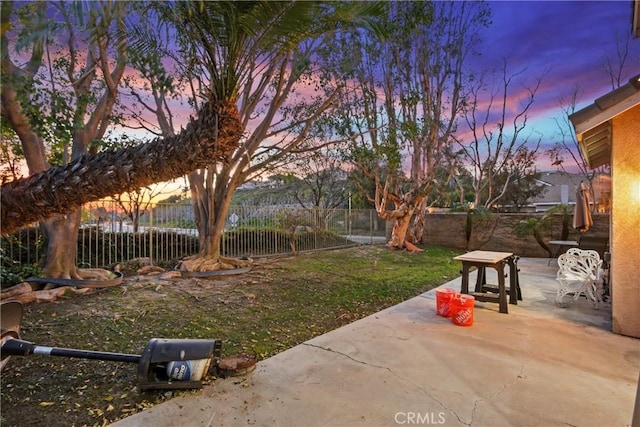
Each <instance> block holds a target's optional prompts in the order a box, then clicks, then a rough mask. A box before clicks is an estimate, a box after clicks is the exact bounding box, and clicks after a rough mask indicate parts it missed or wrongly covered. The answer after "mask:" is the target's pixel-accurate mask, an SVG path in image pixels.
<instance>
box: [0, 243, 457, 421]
mask: <svg viewBox="0 0 640 427" xmlns="http://www.w3.org/2000/svg"><path fill="white" fill-rule="evenodd" d="M460 253H461V251H452V250H449V249H444V248H439V247H426V248H425V251H424V252H420V253H408V252H404V251H403V252H401V251H391V250H389V249H387V248H386V247H384V246H361V247H357V248H351V249H342V250H335V251H325V252H316V253H312V254H304V255H299V256H297V257H289V258H275V259H261V260H256V266H255V267H254V268H253V270H252V271H251V272H250V273H248V274H246V275H242V276H231V277H225V278H219V279H213V280H212V279H179V280H174V281H161V280H158V279H154V278H153V277H152V276H151V277H144V276H143V277H139V276H138V277H132V278H127V279H126V280H125V282H124V283H123V285H122V286H120V287H117V288H108V289H104V290H101V291H98V292H95V293H92V294H87V295H72V296H69V297H68V298H65V299H61V300H58V301H56V302H54V303H47V304H32V305H28V306H26V307H25V316H24V320H23V323H22V334H21V335H22V338H23V339H25V340H28V341H32V342H34V343H36V344H39V345H43V346H56V347H70V348H80V349H85V350H99V351H113V352H123V353H134V354H140V353H141V352H142V350H143V349H144V347H145V345H146V344H147V343H148V341H149V340H150V339H151V338H208V339H218V340H221V341H222V352H223V357H224V356H228V355H232V354H236V353H240V352H249V353H253V354H256V355H257V356H258V358H259V359H264V358H267V357H270V356H273V355H275V354H277V353H279V352H281V351H283V350H286V349H287V348H290V347H292V346H295V345H297V344H300V343H302V342H304V341H306V340H309V339H311V338H313V337H315V336H318V335H320V334H323V333H326V332H328V331H331V330H333V329H336V328H338V327H340V326H343V325H345V324H348V323H350V322H353V321H355V320H357V319H360V318H362V317H365V316H368V315H370V314H373V313H376V312H378V311H380V310H382V309H384V308H386V307H389V306H392V305H395V304H397V303H399V302H402V301H404V300H407V299H409V298H412V297H414V296H416V295H419V294H420V293H422V292H425V291H427V290H429V289H431V288H433V287H436V286H439V285H441V284H443V283H445V282H447V281H449V280H451V279H453V278H455V277H456V276H458V275H459V269H460V265H459V263H458V262H455V261H453V257H454V256H456V255H458V254H460ZM249 375H250V374H249ZM210 381H227V380H223V379H211V380H210ZM178 393H179V392H176V391H157V392H146V393H139V392H138V390H137V389H136V365H133V364H125V363H116V362H103V361H92V360H84V359H66V358H60V357H45V356H29V357H13V358H12V359H11V360H10V361H9V363H8V365H7V367H6V368H5V371H4V372H3V374H2V425H3V426H5V425H6V426H18V425H20V426H24V425H49V426H58V425H59V426H70V425H78V426H79V425H102V424H106V423H109V422H113V421H115V420H117V419H120V418H123V417H125V416H127V415H130V414H133V413H135V412H138V411H141V410H144V409H145V408H148V407H150V406H152V405H154V404H157V403H160V402H162V401H164V400H167V399H169V398H171V397H173V396H175V395H177V394H178ZM180 393H184V392H180ZM186 393H199V391H189V392H186Z"/></svg>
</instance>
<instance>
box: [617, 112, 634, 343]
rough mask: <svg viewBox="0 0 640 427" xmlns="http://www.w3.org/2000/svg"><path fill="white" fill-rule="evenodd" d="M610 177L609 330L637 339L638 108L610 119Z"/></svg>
mask: <svg viewBox="0 0 640 427" xmlns="http://www.w3.org/2000/svg"><path fill="white" fill-rule="evenodd" d="M611 174H612V176H611V178H612V190H611V191H612V211H613V215H611V241H610V247H611V255H612V263H611V283H612V288H611V292H612V295H611V297H612V298H611V304H612V307H611V308H612V313H613V314H612V329H613V331H614V332H616V333H619V334H622V335H629V336H633V337H640V105H636V106H635V107H633V108H632V109H630V110H627V111H625V112H624V113H622V114H620V115H618V116H616V117H614V118H613V144H612V148H611Z"/></svg>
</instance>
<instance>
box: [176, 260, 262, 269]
mask: <svg viewBox="0 0 640 427" xmlns="http://www.w3.org/2000/svg"><path fill="white" fill-rule="evenodd" d="M252 264H253V261H252V260H250V259H239V258H228V257H220V258H218V259H215V258H207V257H202V256H192V257H188V258H186V259H184V260H183V261H182V262H180V265H179V266H178V269H179V270H180V271H190V272H206V271H220V270H235V269H237V268H246V267H251V265H252Z"/></svg>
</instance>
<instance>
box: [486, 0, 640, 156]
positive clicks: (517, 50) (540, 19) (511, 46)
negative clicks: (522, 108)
mask: <svg viewBox="0 0 640 427" xmlns="http://www.w3.org/2000/svg"><path fill="white" fill-rule="evenodd" d="M490 5H491V8H492V17H493V19H492V21H493V23H492V26H491V27H490V28H489V30H488V31H485V32H483V35H482V37H483V45H482V48H481V49H482V56H481V57H480V58H479V59H478V61H479V62H480V64H479V65H481V66H486V67H490V66H491V64H496V65H500V64H501V63H502V60H503V58H508V64H509V65H508V67H509V70H510V71H512V72H515V71H519V70H521V69H523V68H525V67H526V68H527V70H526V75H527V76H528V77H526V78H527V80H528V81H529V82H530V83H533V82H534V80H535V79H536V78H538V77H543V82H542V85H541V87H540V89H539V90H538V93H537V95H536V98H535V103H534V106H533V110H532V113H531V117H532V121H531V125H530V126H529V125H528V126H527V129H529V127H531V129H529V130H535V132H536V133H540V134H542V137H543V141H544V142H548V141H550V140H552V139H553V138H554V137H557V136H556V135H555V134H556V133H557V126H556V123H555V121H554V118H561V117H562V110H561V108H560V101H559V99H560V97H561V96H563V95H565V96H566V95H568V94H570V93H571V91H572V88H573V87H574V86H575V85H578V87H579V89H580V90H581V94H582V96H581V97H580V101H581V102H580V103H579V104H578V109H580V108H583V107H585V106H587V105H589V104H591V103H593V101H594V100H595V99H596V98H598V97H600V96H602V95H604V94H606V93H608V92H610V91H611V90H612V86H611V82H610V79H609V77H608V75H607V74H606V72H605V71H604V66H603V64H604V61H605V58H606V57H607V56H609V57H610V58H615V57H616V50H617V46H618V44H617V43H616V34H617V36H618V37H619V38H620V37H621V38H623V39H624V38H626V37H627V34H629V33H630V32H631V16H632V15H631V13H632V2H631V1H626V0H625V1H492V2H490ZM629 54H630V56H629V58H628V59H627V61H628V62H627V64H626V66H625V68H624V72H623V75H622V77H623V83H626V82H627V81H628V80H629V79H630V78H631V77H632V76H634V75H636V74H639V73H640V39H631V42H630V49H629ZM542 157H545V156H541V158H540V159H539V160H540V165H539V168H540V169H545V166H546V169H551V167H549V166H548V160H547V159H546V158H542ZM545 162H547V165H545V164H544V163H545Z"/></svg>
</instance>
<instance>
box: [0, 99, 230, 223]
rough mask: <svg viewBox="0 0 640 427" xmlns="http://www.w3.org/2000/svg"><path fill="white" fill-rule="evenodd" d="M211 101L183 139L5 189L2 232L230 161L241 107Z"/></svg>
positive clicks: (94, 159)
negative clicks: (220, 162)
mask: <svg viewBox="0 0 640 427" xmlns="http://www.w3.org/2000/svg"><path fill="white" fill-rule="evenodd" d="M232 107H233V108H234V110H235V111H234V110H230V107H229V104H226V105H224V106H222V107H221V106H220V105H217V104H215V103H213V102H208V103H207V104H205V107H204V108H203V109H202V110H201V112H200V114H199V116H198V118H197V119H196V120H192V121H191V122H190V123H189V124H188V125H187V127H186V128H185V129H184V130H183V131H182V132H180V133H179V134H178V135H175V136H172V137H167V138H164V139H163V138H158V139H156V140H154V141H152V142H149V143H147V144H142V145H139V146H135V147H128V148H123V149H119V150H115V151H102V152H100V153H98V154H96V155H94V156H90V155H84V156H82V157H79V158H78V159H75V160H74V161H72V162H71V163H68V164H67V165H65V166H61V167H55V168H50V169H48V170H46V171H44V172H41V173H38V174H35V175H31V176H29V177H28V178H23V179H20V180H17V181H13V182H10V183H7V184H5V185H3V186H2V188H1V190H2V191H1V194H0V203H1V204H2V212H1V226H2V233H3V234H8V233H12V232H14V231H15V230H17V229H18V228H19V227H21V226H24V225H28V224H30V223H32V222H35V221H38V220H42V219H46V218H49V217H51V216H52V215H54V214H66V213H68V212H71V211H72V210H74V209H75V208H78V207H80V206H82V205H83V204H85V203H87V202H91V201H95V200H100V199H102V198H103V197H107V196H110V195H113V194H120V193H123V192H125V191H131V190H135V189H138V188H141V187H145V186H147V185H151V184H153V183H156V182H163V181H168V180H170V179H174V178H178V177H180V176H183V175H185V174H187V173H189V172H191V171H193V170H195V169H198V168H200V167H204V166H206V165H207V164H210V163H211V162H212V160H213V161H226V159H227V158H228V156H229V155H230V154H231V153H232V152H233V151H234V150H235V149H236V148H237V146H238V142H239V140H240V137H241V135H242V125H241V123H240V121H239V120H238V114H237V108H235V106H232Z"/></svg>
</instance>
